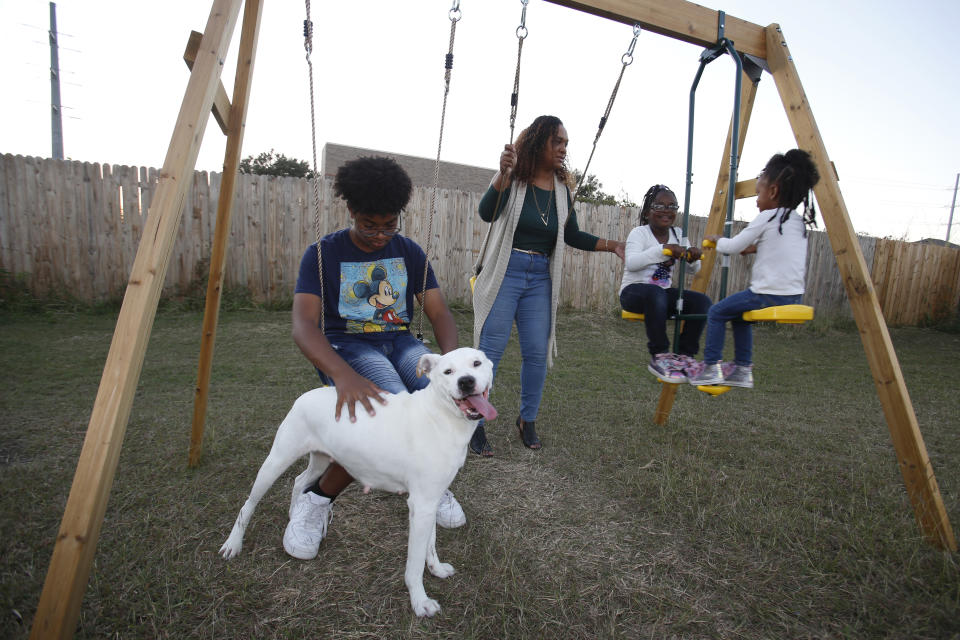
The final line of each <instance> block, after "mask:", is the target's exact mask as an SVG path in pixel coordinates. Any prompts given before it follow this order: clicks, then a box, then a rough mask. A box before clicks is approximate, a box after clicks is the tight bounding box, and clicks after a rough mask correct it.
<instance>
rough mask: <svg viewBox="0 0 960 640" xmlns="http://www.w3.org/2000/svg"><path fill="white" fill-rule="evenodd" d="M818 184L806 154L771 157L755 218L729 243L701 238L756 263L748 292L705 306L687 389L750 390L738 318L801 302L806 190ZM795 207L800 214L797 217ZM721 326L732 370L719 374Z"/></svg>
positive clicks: (749, 360)
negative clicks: (697, 357) (697, 363)
mask: <svg viewBox="0 0 960 640" xmlns="http://www.w3.org/2000/svg"><path fill="white" fill-rule="evenodd" d="M819 180H820V174H819V173H818V172H817V167H816V165H815V164H814V163H813V159H812V158H811V157H810V154H809V153H807V152H806V151H803V150H802V149H791V150H790V151H787V152H786V153H783V154H780V153H778V154H775V155H774V156H773V157H772V158H770V160H769V162H767V165H766V166H765V167H764V169H763V173H761V174H760V175H759V176H758V177H757V208H758V209H760V215H758V216H757V217H756V218H754V219H753V220H752V221H751V222H750V224H748V225H747V227H746V228H745V229H743V231H741V232H740V233H738V234H737V235H736V236H734V237H733V238H723V237H720V236H712V235H708V236H706V239H707V240H713V241H714V242H716V245H717V251H718V252H720V253H725V254H733V253H740V254H747V253H756V255H757V258H756V261H755V262H754V263H753V270H752V272H751V274H750V286H749V288H748V289H747V290H746V291H741V292H740V293H735V294H733V295H731V296H727V297H726V298H724V299H723V300H721V301H720V302H718V303H716V304H714V305H713V306H712V307H710V311H709V312H708V313H707V338H706V342H705V343H704V347H703V364H704V367H703V371H701V372H700V373H699V374H697V375H695V376H692V377H690V378H689V381H690V384H694V385H710V384H720V383H722V384H725V385H728V386H731V387H744V388H747V389H749V388H752V387H753V331H752V328H751V324H750V323H749V322H747V321H745V320H743V319H742V315H743V313H744V312H745V311H752V310H754V309H764V308H766V307H774V306H779V305H785V304H799V303H800V301H801V299H802V298H803V285H804V275H805V273H806V261H807V227H808V226H816V211H815V210H814V208H813V202H812V200H811V198H810V191H811V189H813V186H814V185H815V184H817V182H818V181H819ZM801 203H803V213H802V214H801V213H799V212H797V207H799V206H800V204H801ZM727 321H730V325H731V327H732V328H733V344H734V356H733V362H734V365H735V367H734V368H733V370H732V371H731V372H729V373H727V374H726V375H724V373H723V371H722V370H721V366H720V359H721V357H722V355H723V339H724V331H725V329H726V323H727Z"/></svg>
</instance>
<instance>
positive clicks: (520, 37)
mask: <svg viewBox="0 0 960 640" xmlns="http://www.w3.org/2000/svg"><path fill="white" fill-rule="evenodd" d="M529 3H530V0H520V4H522V5H523V10H522V11H521V12H520V26H518V27H517V70H516V71H515V72H514V74H513V93H511V94H510V144H513V130H514V127H515V126H516V123H517V105H518V104H519V102H520V57H521V56H522V55H523V41H524V40H525V39H526V37H527V36H528V35H529V34H530V31H529V30H528V29H527V5H528V4H529ZM498 170H499V167H498ZM504 191H506V189H500V191H498V192H497V202H496V204H494V205H493V215H494V216H496V215H498V212H499V211H500V202H501V201H502V199H503V192H504ZM488 233H489V231H488ZM486 244H487V242H486V239H484V242H483V247H482V248H484V249H485V248H486ZM480 268H483V265H480ZM479 273H480V269H477V271H476V274H477V275H479Z"/></svg>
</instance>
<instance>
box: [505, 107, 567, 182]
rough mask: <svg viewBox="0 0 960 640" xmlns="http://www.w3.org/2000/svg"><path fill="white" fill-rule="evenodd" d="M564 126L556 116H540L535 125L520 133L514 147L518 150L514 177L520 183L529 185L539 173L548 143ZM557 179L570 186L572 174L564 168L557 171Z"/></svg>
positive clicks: (534, 122)
mask: <svg viewBox="0 0 960 640" xmlns="http://www.w3.org/2000/svg"><path fill="white" fill-rule="evenodd" d="M562 125H563V122H561V121H560V118H558V117H556V116H539V117H537V119H536V120H534V121H533V123H532V124H531V125H530V126H529V127H527V128H526V129H524V130H523V131H521V132H520V135H518V136H517V141H516V142H515V143H514V146H515V147H516V148H517V164H516V165H515V166H514V167H513V177H514V178H516V179H517V180H519V181H520V182H526V183H529V182H530V181H531V180H533V177H534V175H535V174H536V171H537V162H539V160H540V156H541V154H543V150H544V148H545V147H546V146H547V142H548V141H549V140H550V138H552V137H553V136H554V135H555V134H556V133H557V130H558V129H559V128H560V127H561V126H562ZM557 177H558V178H559V179H560V181H561V182H564V183H566V184H567V185H569V184H570V177H571V173H570V171H569V170H568V169H567V166H566V163H564V166H562V167H560V168H559V169H557Z"/></svg>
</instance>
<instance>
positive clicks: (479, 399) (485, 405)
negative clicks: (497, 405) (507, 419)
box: [465, 393, 497, 420]
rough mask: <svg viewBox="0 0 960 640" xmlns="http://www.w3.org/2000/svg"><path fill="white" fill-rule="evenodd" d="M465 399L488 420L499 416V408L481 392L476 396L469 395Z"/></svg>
mask: <svg viewBox="0 0 960 640" xmlns="http://www.w3.org/2000/svg"><path fill="white" fill-rule="evenodd" d="M465 400H466V401H467V402H469V403H470V406H471V407H473V408H474V409H476V410H477V413H479V414H480V415H482V416H483V417H484V418H486V419H487V420H493V419H494V418H496V417H497V410H496V409H494V408H493V405H492V404H490V403H489V402H488V401H487V399H486V398H484V397H483V396H482V395H480V394H479V393H478V394H477V395H475V396H467V397H466V398H465Z"/></svg>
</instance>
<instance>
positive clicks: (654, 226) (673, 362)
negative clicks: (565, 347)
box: [620, 184, 710, 384]
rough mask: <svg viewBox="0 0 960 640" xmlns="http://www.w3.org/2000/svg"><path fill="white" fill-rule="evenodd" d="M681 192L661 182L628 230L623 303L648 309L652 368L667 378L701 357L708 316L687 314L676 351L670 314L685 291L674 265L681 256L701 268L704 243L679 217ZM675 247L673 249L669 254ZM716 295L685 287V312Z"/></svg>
mask: <svg viewBox="0 0 960 640" xmlns="http://www.w3.org/2000/svg"><path fill="white" fill-rule="evenodd" d="M677 209H679V206H678V205H677V196H675V195H674V193H673V191H671V190H670V188H669V187H667V186H665V185H662V184H655V185H653V186H652V187H650V188H649V189H648V190H647V193H646V194H645V195H644V196H643V205H642V207H641V209H640V226H638V227H636V228H634V229H633V231H631V232H630V235H629V236H627V246H626V249H625V252H624V253H625V257H624V261H623V279H622V280H621V283H620V306H621V307H623V309H625V310H626V311H632V312H633V313H642V314H644V316H645V317H644V327H645V328H646V331H647V349H648V350H649V351H650V364H648V365H647V370H648V371H649V372H650V373H652V374H653V375H654V376H656V377H657V378H658V379H659V380H661V381H662V382H669V383H674V384H676V383H680V382H686V381H687V371H688V369H690V368H691V367H693V366H694V365H695V363H696V360H695V358H694V356H696V355H697V351H698V350H699V349H700V334H701V333H703V327H704V321H703V320H696V319H687V320H685V321H684V325H683V330H682V331H681V332H680V337H679V340H678V341H677V345H676V353H672V352H671V351H670V339H669V338H668V337H667V317H668V316H669V315H670V313H671V312H672V311H674V310H675V309H676V306H677V298H678V297H679V295H680V292H679V289H678V288H677V287H674V286H671V285H672V283H673V278H672V274H673V268H674V265H675V264H676V263H677V261H678V260H686V261H687V262H688V263H689V269H690V273H696V272H697V271H699V270H700V249H698V248H696V247H691V246H690V242H689V240H688V239H687V238H684V237H682V231H681V230H680V229H678V228H676V227H675V226H674V223H675V222H676V220H677ZM665 251H669V252H670V253H671V254H672V255H671V256H667V255H664V252H665ZM709 307H710V298H708V297H707V296H705V295H704V294H702V293H699V292H697V291H684V292H683V312H684V313H689V314H704V313H706V312H707V309H708V308H709Z"/></svg>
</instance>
